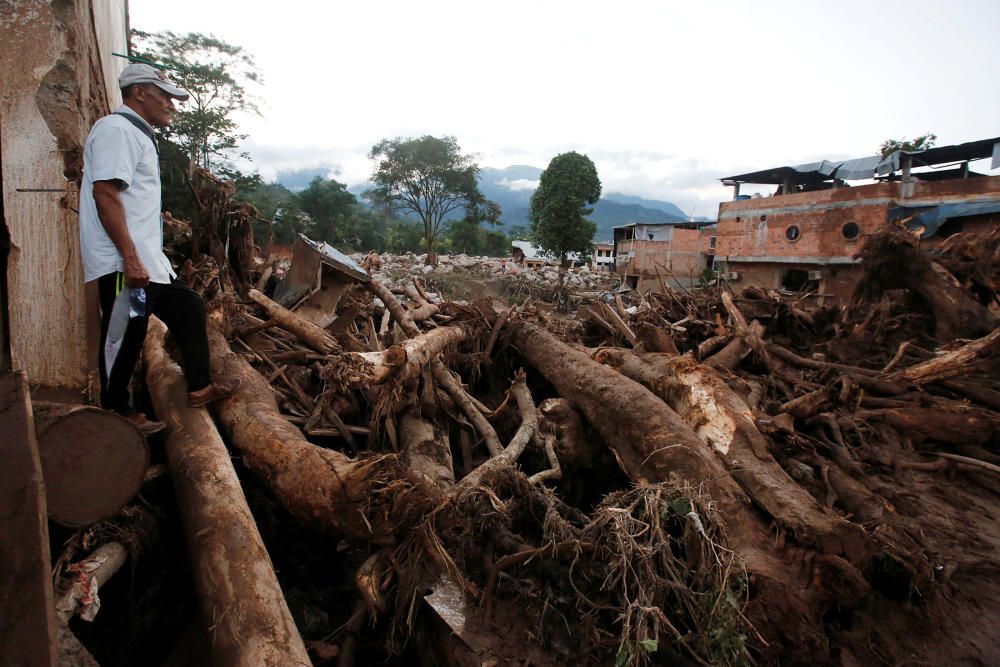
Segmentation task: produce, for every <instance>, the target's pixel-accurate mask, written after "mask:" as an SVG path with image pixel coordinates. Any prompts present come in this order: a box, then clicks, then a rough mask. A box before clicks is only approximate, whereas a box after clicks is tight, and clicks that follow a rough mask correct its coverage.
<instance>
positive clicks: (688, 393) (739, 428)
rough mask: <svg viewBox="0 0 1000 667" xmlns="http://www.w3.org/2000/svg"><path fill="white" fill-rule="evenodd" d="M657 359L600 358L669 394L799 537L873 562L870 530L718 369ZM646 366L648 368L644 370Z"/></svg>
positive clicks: (608, 353) (619, 354)
mask: <svg viewBox="0 0 1000 667" xmlns="http://www.w3.org/2000/svg"><path fill="white" fill-rule="evenodd" d="M623 357H624V359H623ZM629 357H632V359H629ZM649 357H652V358H653V361H654V363H653V364H645V362H643V361H642V360H641V359H639V358H638V357H636V356H635V355H633V354H631V353H629V352H628V351H627V350H602V351H601V352H599V353H598V354H597V355H596V359H597V361H599V362H601V363H606V364H608V365H611V366H617V367H618V369H619V370H620V371H621V372H622V373H623V374H624V375H625V376H627V377H630V378H632V379H634V380H636V381H638V382H640V383H642V384H644V385H646V386H647V387H648V388H649V389H651V390H652V391H653V393H655V394H656V395H657V396H659V397H660V398H662V399H663V400H664V402H665V403H666V404H667V405H669V406H670V408H671V409H673V410H674V411H675V412H676V413H677V414H678V415H680V416H681V418H683V419H684V421H686V422H687V423H688V424H689V425H690V426H691V427H692V428H693V429H694V431H695V433H696V434H697V435H698V436H699V437H700V438H701V439H702V441H704V442H705V443H706V444H708V445H710V446H711V447H712V449H713V450H714V451H715V453H716V454H717V455H718V456H719V458H720V459H721V460H722V461H723V463H724V464H725V466H726V468H728V469H729V471H730V473H731V474H732V476H733V478H734V479H735V480H736V481H737V482H739V484H740V486H741V487H743V489H744V490H745V491H746V492H747V493H748V494H749V495H750V497H751V498H753V500H754V502H755V503H757V504H758V505H760V506H761V507H762V508H764V510H765V511H767V513H768V514H770V515H771V517H772V518H773V519H774V520H775V522H777V523H778V525H780V526H781V527H783V528H785V529H786V530H789V531H790V532H791V533H792V534H793V535H795V539H796V541H798V542H799V543H803V544H809V545H811V546H814V547H815V548H817V549H818V550H819V551H821V552H823V553H828V554H840V555H844V556H845V557H847V558H848V560H850V561H852V562H854V563H859V564H860V563H863V562H864V561H865V559H866V558H867V557H868V555H869V547H868V545H867V538H866V536H865V534H864V530H863V529H862V528H860V527H859V526H857V525H855V524H852V523H849V522H847V521H844V520H843V519H841V518H840V517H839V516H837V515H836V514H834V513H832V512H830V511H828V510H826V508H824V507H823V506H822V505H820V504H819V502H818V501H817V500H816V499H815V498H813V496H812V495H810V494H809V492H808V491H806V490H805V489H803V488H802V487H801V486H799V485H798V484H797V483H796V482H795V480H793V479H792V478H791V477H790V476H789V475H788V473H786V472H785V470H784V469H783V468H782V467H781V466H780V465H779V464H778V462H777V461H775V460H774V457H773V456H772V455H771V452H770V450H769V448H768V443H767V440H766V439H765V438H764V436H763V435H761V433H760V431H758V430H757V426H756V425H755V424H754V420H753V413H752V412H751V411H750V407H749V406H748V405H747V404H746V403H745V402H744V401H743V399H741V398H740V397H739V396H737V394H736V392H734V391H733V390H732V389H730V388H729V386H728V385H727V384H726V383H725V382H724V381H723V379H722V378H721V377H720V376H719V375H718V373H717V372H716V371H715V370H714V369H711V368H708V367H706V366H703V365H701V364H698V363H697V362H696V361H694V360H693V359H691V358H690V357H686V356H682V357H674V356H666V355H656V356H655V357H653V355H649ZM649 357H647V358H649ZM636 362H638V363H636ZM638 365H646V367H647V369H648V370H646V369H643V371H642V372H636V370H635V367H636V366H638ZM650 371H652V372H651V373H650Z"/></svg>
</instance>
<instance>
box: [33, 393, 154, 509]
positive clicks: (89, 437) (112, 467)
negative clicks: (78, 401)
mask: <svg viewBox="0 0 1000 667" xmlns="http://www.w3.org/2000/svg"><path fill="white" fill-rule="evenodd" d="M32 407H33V411H34V416H35V430H36V433H37V438H38V453H39V456H40V457H41V460H42V470H43V473H44V475H45V497H46V503H47V506H48V511H49V516H51V517H52V519H53V520H55V521H57V522H58V523H61V524H63V525H66V526H89V525H91V524H93V523H96V522H97V521H100V520H101V519H106V518H108V517H112V516H114V515H116V514H118V512H119V511H121V509H122V507H124V506H125V505H126V504H127V503H128V502H129V501H130V500H132V499H133V498H134V497H135V494H137V493H138V492H139V488H140V487H141V486H142V478H143V475H145V474H146V469H147V468H148V467H149V447H148V446H147V445H146V439H145V438H144V437H143V435H142V433H140V432H139V430H138V429H137V428H136V427H135V425H134V424H132V423H131V422H130V421H129V420H127V419H125V418H124V417H121V416H120V415H116V414H115V413H113V412H108V411H106V410H101V409H100V408H95V407H93V406H88V405H64V404H61V403H44V402H38V401H36V402H35V403H34V405H33V406H32Z"/></svg>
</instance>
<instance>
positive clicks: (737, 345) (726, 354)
mask: <svg viewBox="0 0 1000 667" xmlns="http://www.w3.org/2000/svg"><path fill="white" fill-rule="evenodd" d="M748 331H749V332H750V335H751V336H756V337H757V338H760V337H761V336H763V335H764V325H763V324H761V323H760V322H758V321H757V320H754V321H753V322H751V323H750V325H749V328H748ZM750 349H751V348H750V343H749V342H747V338H746V337H744V336H734V337H733V338H732V340H730V341H729V343H727V344H726V346H725V347H723V348H722V349H721V350H719V351H718V352H716V353H715V354H713V355H712V356H711V357H709V358H707V359H705V364H706V365H707V366H711V367H712V368H716V369H719V370H732V369H734V368H736V367H737V366H738V365H739V363H740V362H741V361H743V360H744V359H745V358H746V356H747V355H748V354H750ZM699 350H700V347H699Z"/></svg>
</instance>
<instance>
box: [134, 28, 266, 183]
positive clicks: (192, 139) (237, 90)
mask: <svg viewBox="0 0 1000 667" xmlns="http://www.w3.org/2000/svg"><path fill="white" fill-rule="evenodd" d="M132 45H133V49H132V52H133V53H134V54H135V55H136V56H137V57H139V58H143V59H145V60H150V61H153V62H156V63H160V64H162V65H165V66H167V67H169V68H172V69H173V70H174V71H175V72H176V74H175V73H171V78H173V79H175V80H176V81H177V83H179V84H180V86H181V87H182V88H184V89H185V90H187V91H188V92H189V93H190V94H191V97H190V99H188V100H187V101H186V102H184V103H181V104H180V105H179V107H178V111H177V113H176V114H175V115H174V121H173V123H172V124H171V125H170V127H169V128H164V129H163V130H161V133H162V134H163V135H164V136H165V137H167V138H168V139H170V140H171V141H172V142H174V143H175V144H177V145H178V146H180V147H181V148H182V149H183V151H184V153H185V155H186V156H187V166H186V172H185V173H186V174H187V176H188V177H189V178H190V176H191V174H192V173H194V170H195V168H197V167H204V168H206V169H213V164H212V163H213V159H215V158H226V157H227V156H229V155H231V154H232V152H233V151H234V150H235V149H236V147H237V145H238V144H239V142H240V141H241V140H243V139H245V138H246V135H244V134H240V133H239V131H238V127H237V124H236V121H235V119H234V116H235V114H237V113H240V112H242V113H254V114H257V113H259V112H258V111H257V107H256V105H255V104H254V101H253V99H252V97H251V96H250V94H249V93H248V92H247V89H246V85H247V84H248V83H257V84H259V83H260V82H261V78H260V73H259V72H258V71H257V66H256V64H255V63H254V59H253V57H252V56H251V55H249V54H247V53H246V52H245V51H244V50H243V49H242V48H241V47H239V46H234V45H232V44H228V43H226V42H224V41H222V40H221V39H218V38H216V37H213V36H211V35H203V34H200V33H195V32H192V33H187V34H185V35H179V34H176V33H173V32H169V31H167V32H157V33H147V32H142V31H140V30H133V31H132ZM244 157H245V156H244Z"/></svg>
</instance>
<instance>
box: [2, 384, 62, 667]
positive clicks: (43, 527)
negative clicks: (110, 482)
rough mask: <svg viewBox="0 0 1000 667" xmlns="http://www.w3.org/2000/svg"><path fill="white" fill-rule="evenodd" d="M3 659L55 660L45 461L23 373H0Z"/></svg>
mask: <svg viewBox="0 0 1000 667" xmlns="http://www.w3.org/2000/svg"><path fill="white" fill-rule="evenodd" d="M0 442H2V443H3V444H2V445H0V507H2V508H3V511H0V536H2V537H0V662H2V663H4V664H8V665H15V664H19V665H56V664H57V661H58V656H59V650H58V646H59V644H58V642H57V639H56V612H55V606H54V604H53V599H52V574H51V571H52V562H51V559H50V557H49V524H48V520H47V518H46V509H45V488H44V484H43V482H42V464H41V461H40V460H39V458H38V447H37V444H36V442H35V423H34V421H33V420H32V416H31V402H30V400H29V399H28V381H27V378H26V376H25V375H24V373H21V372H16V373H7V374H4V375H2V376H0Z"/></svg>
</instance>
